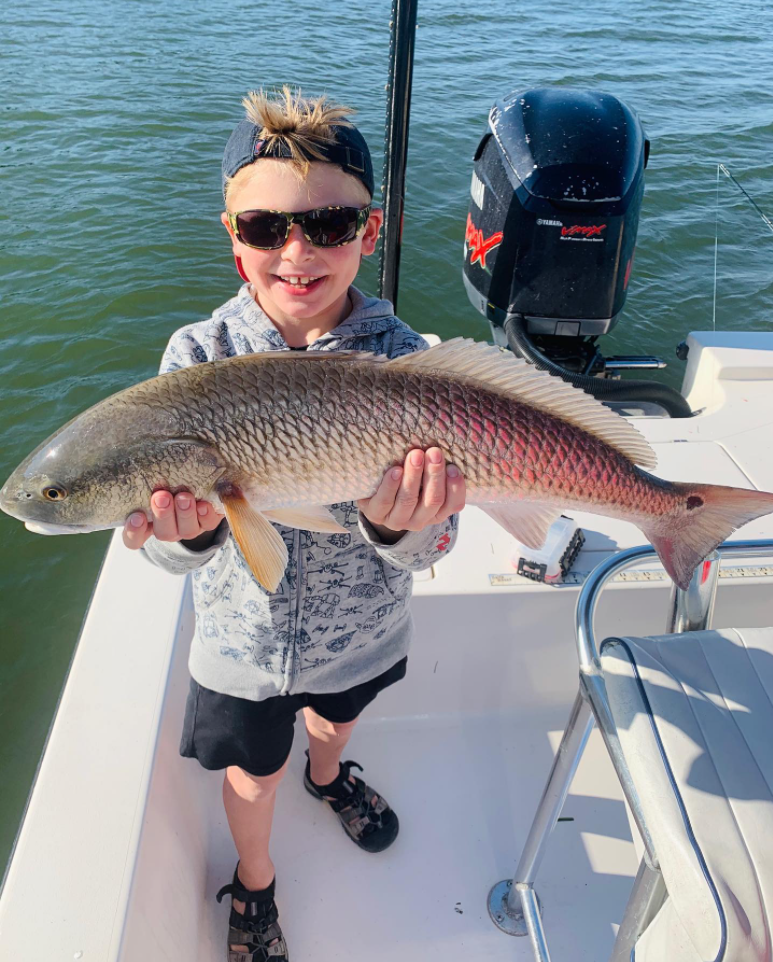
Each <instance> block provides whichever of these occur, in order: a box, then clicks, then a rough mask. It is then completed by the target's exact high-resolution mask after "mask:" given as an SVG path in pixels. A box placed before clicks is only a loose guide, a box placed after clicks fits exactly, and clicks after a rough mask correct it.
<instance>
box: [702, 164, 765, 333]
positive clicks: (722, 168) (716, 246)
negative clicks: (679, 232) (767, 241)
mask: <svg viewBox="0 0 773 962" xmlns="http://www.w3.org/2000/svg"><path fill="white" fill-rule="evenodd" d="M720 171H721V172H722V173H723V174H724V175H725V177H727V179H728V180H731V181H732V182H733V183H734V184H735V186H736V187H737V188H738V189H739V190H740V191H741V193H742V194H743V195H744V197H745V198H746V199H747V200H748V201H749V203H750V204H751V205H752V207H753V208H754V209H755V210H756V211H757V213H758V214H759V215H760V217H761V218H762V222H763V223H764V224H765V226H766V227H767V228H768V229H769V230H770V232H771V233H773V221H771V219H770V218H769V217H768V215H767V214H766V213H765V212H764V211H763V210H762V208H761V207H760V206H759V204H758V203H757V202H756V201H755V200H754V198H753V197H752V195H751V194H750V193H749V192H748V191H747V190H746V188H745V187H742V186H741V184H739V182H738V181H737V180H736V179H735V177H733V175H732V174H731V173H730V171H729V170H728V169H727V167H726V166H725V165H724V164H717V198H716V204H715V207H714V297H713V307H712V319H711V323H712V329H713V330H715V331H716V329H717V261H718V257H719V174H720Z"/></svg>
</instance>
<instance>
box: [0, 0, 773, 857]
mask: <svg viewBox="0 0 773 962" xmlns="http://www.w3.org/2000/svg"><path fill="white" fill-rule="evenodd" d="M767 10H769V5H768V4H757V3H750V2H746V0H733V2H732V3H727V2H718V0H702V2H700V3H697V2H681V3H673V2H666V0H642V2H633V3H628V4H624V3H622V2H619V0H602V2H598V3H594V4H580V3H576V2H573V3H567V2H565V0H557V2H554V3H550V4H523V3H520V2H517V0H491V2H488V3H479V4H470V3H466V4H461V3H452V2H449V0H419V31H418V35H417V44H416V68H415V75H414V102H413V114H412V125H411V134H410V154H409V167H408V196H407V204H406V217H405V233H404V249H403V270H402V275H401V282H400V300H399V313H400V315H401V316H402V317H403V318H404V319H405V320H406V321H408V322H409V323H410V324H411V325H412V326H414V327H415V328H417V329H418V330H421V331H436V332H438V333H440V334H443V335H446V336H447V335H451V334H467V335H471V336H476V337H478V338H485V337H487V334H488V330H487V327H486V325H485V323H484V321H483V319H482V318H480V317H479V316H478V315H477V314H476V313H475V312H474V310H473V309H472V307H471V306H470V305H469V304H468V302H467V298H466V296H465V294H464V289H463V287H462V282H461V273H460V269H461V245H462V237H463V232H464V221H465V218H466V210H467V190H468V186H469V179H470V171H471V160H470V158H471V154H472V152H473V150H474V148H475V146H476V144H477V141H478V138H479V137H480V135H481V133H482V132H483V130H484V127H485V120H486V115H487V111H488V109H489V107H490V105H491V103H492V102H493V100H494V99H495V98H496V97H498V96H501V95H503V94H505V93H507V92H509V91H511V90H513V89H515V88H518V87H529V86H536V85H542V84H557V85H571V86H581V87H594V88H599V89H603V90H606V91H609V92H611V93H614V94H617V95H618V96H620V97H622V98H623V99H625V100H626V101H627V102H628V103H629V104H630V105H631V106H633V107H634V108H635V109H636V110H637V111H638V112H639V115H640V116H641V118H642V120H643V121H644V123H645V125H646V128H647V131H648V134H649V136H650V137H651V139H652V156H651V160H650V166H649V170H648V173H647V190H646V196H645V200H644V207H643V211H642V222H641V226H640V230H639V240H638V249H637V258H636V266H635V269H634V274H633V280H632V283H631V289H630V294H629V297H628V302H627V305H626V309H625V313H624V316H623V319H622V321H621V322H620V324H619V325H618V327H617V329H616V330H615V332H614V333H613V335H611V336H610V337H609V338H608V339H607V341H606V345H607V348H608V350H609V352H610V353H628V352H645V353H650V352H652V353H660V354H662V356H664V357H666V358H667V359H668V360H669V361H673V363H672V365H671V366H670V368H669V370H668V371H667V372H664V374H663V375H662V376H663V377H665V378H666V379H668V380H669V381H670V382H671V383H672V384H675V385H678V384H679V379H680V366H679V362H677V361H676V360H675V359H674V358H673V348H674V345H675V344H676V342H677V341H679V340H680V339H681V338H682V337H683V336H684V334H685V333H686V332H688V331H689V330H691V329H701V328H706V327H710V326H711V323H712V292H713V273H714V232H715V220H716V222H717V223H718V230H719V239H720V245H719V257H718V296H717V327H719V328H724V329H732V330H763V329H770V322H771V319H772V318H773V310H772V309H773V284H772V283H771V276H772V274H773V272H772V271H771V264H773V235H771V234H770V233H769V232H767V231H766V228H765V227H764V225H763V224H762V222H761V221H760V220H759V218H758V216H757V215H756V214H755V213H754V211H753V210H752V209H751V208H750V207H749V205H748V204H747V203H746V201H744V199H743V197H742V196H741V195H740V193H738V192H737V191H736V190H735V189H734V188H732V187H731V185H730V184H729V182H728V181H727V180H725V179H724V178H723V182H722V183H721V184H720V187H719V199H720V210H719V216H718V218H717V217H716V213H715V198H716V194H717V181H716V165H717V162H718V161H722V162H724V163H726V164H727V165H728V166H729V167H730V169H731V170H732V171H733V172H734V173H735V174H736V176H738V178H739V179H740V180H741V182H742V183H743V184H744V186H745V187H746V188H747V189H748V190H749V191H750V192H751V193H752V195H753V196H754V197H755V198H756V200H757V201H758V203H759V204H760V205H761V207H762V208H763V209H765V210H767V211H768V212H771V211H773V184H772V183H771V174H772V173H773V163H772V162H771V147H772V146H773V93H771V91H773V67H772V66H771V63H772V62H773V42H771V39H770V38H771V22H770V21H771V17H770V14H769V12H767ZM389 16H390V6H389V3H388V2H385V0H371V2H369V3H367V4H365V3H353V2H349V0H340V2H332V0H327V2H326V3H323V4H317V5H314V4H308V3H304V4H301V3H298V2H297V0H282V2H281V3H276V2H272V3H269V2H266V0H251V2H249V3H246V2H243V0H229V2H228V3H224V2H223V0H208V2H207V3H202V2H197V0H186V2H182V0H166V2H165V3H163V4H161V3H155V2H150V0H131V2H128V0H117V2H115V3H111V4H106V3H103V2H100V3H97V2H94V0H80V2H78V3H77V4H76V3H73V2H68V0H59V2H51V0H40V2H38V3H36V4H35V6H34V7H33V6H32V5H30V4H11V3H6V4H3V6H2V10H0V52H1V55H0V81H2V90H3V97H2V104H1V105H0V186H1V187H2V197H3V203H2V204H0V298H1V303H2V311H1V312H0V338H1V339H2V341H1V343H2V351H0V428H1V430H2V433H1V435H0V436H1V437H2V445H0V480H4V479H5V477H6V476H7V475H8V474H9V473H10V471H11V470H12V468H13V467H14V466H15V465H16V464H17V463H18V461H20V460H21V459H22V457H24V456H25V455H26V454H27V453H28V452H29V450H30V449H31V448H32V447H33V446H35V445H36V444H37V443H38V442H39V441H40V440H42V439H43V438H44V437H45V436H46V435H47V434H49V433H50V432H51V431H52V430H54V429H55V428H56V427H58V426H59V425H60V424H61V423H63V422H64V421H65V420H67V419H68V418H70V417H72V416H73V415H74V414H76V413H78V412H79V411H81V410H83V409H84V408H85V407H86V406H88V405H89V404H92V403H94V402H95V401H97V400H99V399H101V398H103V397H105V396H106V395H108V394H110V393H112V392H113V391H116V390H118V389H120V388H123V387H125V386H127V385H129V384H132V383H134V382H136V381H138V380H140V379H142V378H145V377H148V376H150V375H151V374H153V373H155V370H156V367H157V364H158V360H159V357H160V354H161V351H162V350H163V347H164V346H165V344H166V341H167V339H168V336H169V334H170V333H171V332H172V331H174V330H175V329H176V328H177V327H179V326H181V325H182V324H186V323H190V322H192V321H196V320H199V319H202V318H204V317H206V316H207V315H209V314H210V313H211V311H212V310H213V309H214V308H215V307H217V306H218V305H219V304H221V303H222V302H223V301H225V300H227V299H228V298H229V297H231V296H232V295H233V293H234V292H235V290H236V288H237V286H238V283H239V281H238V277H237V275H236V273H235V271H234V269H233V264H232V261H231V258H230V254H229V246H228V244H227V243H226V235H225V232H224V231H223V228H222V226H221V224H220V222H219V219H218V215H219V213H220V210H221V207H220V194H219V167H220V157H221V153H222V148H223V146H224V143H225V139H226V137H227V135H228V133H229V131H230V129H231V127H232V126H233V125H234V123H235V122H236V121H237V120H238V119H239V117H240V112H241V108H240V106H239V101H240V98H241V96H242V95H243V94H244V93H245V92H246V91H247V90H248V89H251V88H253V87H257V86H260V85H264V86H265V85H273V84H279V83H282V82H290V83H296V84H301V85H302V86H303V87H304V88H305V89H306V90H307V91H308V92H321V91H323V90H325V91H327V92H328V93H330V94H331V95H332V96H333V97H335V98H336V99H339V100H342V101H344V102H348V103H351V104H353V105H355V106H357V107H358V108H359V124H360V126H361V129H362V130H363V132H364V133H365V135H366V137H367V138H368V140H369V142H370V144H371V148H372V150H373V152H374V154H376V155H380V153H381V149H382V143H383V117H384V104H385V99H384V98H385V90H384V86H385V82H386V71H387V57H388V39H389V37H388V34H389ZM375 277H376V272H375V264H368V265H367V267H366V268H365V270H364V271H363V275H362V278H361V280H362V284H361V286H363V287H365V289H367V290H371V291H372V290H374V287H375ZM0 538H1V539H2V545H3V549H4V550H3V553H2V557H0V591H2V603H1V604H0V785H2V791H0V864H2V861H3V859H4V857H5V855H6V854H7V853H8V852H9V850H10V847H11V844H12V840H13V836H14V833H15V831H16V827H17V824H18V820H19V817H20V815H21V812H22V809H23V805H24V799H25V797H26V794H27V792H28V789H29V786H30V784H31V781H32V778H33V776H34V772H35V767H36V765H37V761H38V758H39V755H40V751H41V749H42V746H43V743H44V739H45V736H46V732H47V730H48V726H49V724H50V720H51V717H52V714H53V711H54V708H55V705H56V700H57V697H58V694H59V691H60V688H61V685H62V682H63V679H64V676H65V672H66V669H67V665H68V662H69V659H70V657H71V653H72V650H73V646H74V644H75V642H76V639H77V635H78V630H79V627H80V623H81V620H82V617H83V614H84V611H85V608H86V605H87V603H88V599H89V594H90V592H91V589H92V586H93V583H94V579H95V577H96V575H97V572H98V568H99V564H100V560H101V557H102V555H103V553H104V549H105V545H106V541H107V535H104V534H95V535H84V536H80V537H72V538H42V537H39V536H34V535H31V534H29V533H28V532H26V531H25V530H24V529H23V527H22V525H21V524H19V523H18V522H15V521H12V520H10V519H9V518H7V517H6V516H5V515H2V516H0ZM137 604H142V599H141V598H138V599H137Z"/></svg>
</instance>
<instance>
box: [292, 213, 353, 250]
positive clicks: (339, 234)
mask: <svg viewBox="0 0 773 962" xmlns="http://www.w3.org/2000/svg"><path fill="white" fill-rule="evenodd" d="M359 213H360V212H359V210H358V209H357V208H356V207H342V208H340V209H334V208H332V207H328V208H323V209H320V210H312V211H309V213H308V214H307V215H306V218H305V222H304V227H305V230H306V233H307V234H308V236H309V240H310V241H311V243H312V244H315V245H316V246H317V247H339V246H340V245H341V244H347V243H349V241H353V240H354V238H355V237H356V236H357V217H358V215H359Z"/></svg>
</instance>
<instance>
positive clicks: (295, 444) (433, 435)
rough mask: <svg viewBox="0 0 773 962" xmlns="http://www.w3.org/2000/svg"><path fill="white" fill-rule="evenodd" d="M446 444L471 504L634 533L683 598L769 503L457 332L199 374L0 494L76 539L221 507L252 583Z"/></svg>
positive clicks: (280, 355)
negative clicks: (415, 343) (671, 473)
mask: <svg viewBox="0 0 773 962" xmlns="http://www.w3.org/2000/svg"><path fill="white" fill-rule="evenodd" d="M430 446H436V447H439V448H440V449H441V451H442V452H443V454H444V456H445V458H446V461H447V462H449V463H452V464H455V465H456V466H457V467H458V468H459V469H460V470H461V472H462V474H463V475H464V477H465V480H466V486H467V503H469V504H475V505H478V506H479V507H481V508H482V509H483V510H484V511H486V512H488V513H489V514H490V515H491V516H492V517H493V518H495V519H496V520H497V521H498V522H499V523H500V524H501V525H502V526H503V527H504V528H506V529H507V530H508V531H509V532H510V533H512V534H513V535H514V536H515V537H516V538H518V539H519V540H520V541H522V542H523V543H524V544H526V545H528V546H531V547H539V546H540V545H541V544H542V543H543V542H544V539H545V536H546V533H547V530H548V528H549V526H550V524H551V523H552V522H553V521H554V520H555V518H556V517H558V515H559V514H560V513H561V512H562V511H567V510H572V509H575V510H582V511H590V512H593V513H596V514H602V515H608V516H611V517H614V518H622V519H623V520H625V521H631V522H633V523H634V524H636V525H638V527H639V528H640V529H641V531H642V532H643V533H644V535H645V537H646V538H647V539H648V540H649V541H650V542H651V543H652V544H653V546H654V547H655V549H656V550H657V552H658V554H659V556H660V559H661V561H662V562H663V565H664V567H665V568H666V571H667V572H668V573H669V575H670V576H671V578H672V579H673V580H674V581H675V582H676V584H677V585H679V586H680V587H682V588H686V586H687V584H688V582H689V580H690V577H691V575H692V573H693V571H694V570H695V568H696V567H697V565H698V564H699V563H700V562H701V561H702V560H703V559H704V558H705V557H706V556H707V555H708V554H709V553H710V552H711V551H712V550H713V549H714V548H715V547H716V546H717V545H718V544H720V543H721V542H722V541H723V540H725V539H726V538H727V537H728V536H729V535H730V534H731V532H733V531H734V530H735V529H736V528H737V527H739V526H740V525H742V524H745V523H746V522H747V521H751V520H753V519H754V518H757V517H759V516H760V515H764V514H767V513H768V512H771V511H773V494H770V493H765V492H761V491H754V490H743V489H739V488H729V487H720V486H716V485H711V484H700V483H695V484H677V483H674V482H670V481H664V480H662V479H660V478H657V477H655V476H654V475H652V474H649V473H648V472H647V471H646V470H644V469H645V468H652V467H654V466H655V456H654V454H653V452H652V449H651V448H650V447H649V445H648V444H647V442H646V441H645V440H644V438H643V437H642V436H641V435H640V434H639V433H638V431H637V430H636V429H635V428H634V427H633V425H632V424H631V423H630V422H629V421H626V420H625V419H624V418H621V417H619V416H618V415H617V414H615V413H614V412H612V411H611V410H609V409H608V408H606V407H604V406H603V405H602V404H601V403H600V402H599V401H596V400H595V399H594V398H592V397H590V396H589V395H587V394H585V393H584V392H582V391H580V390H578V389H576V388H574V387H572V386H571V385H569V384H566V383H565V382H563V381H562V380H560V379H558V378H555V377H553V376H551V375H549V374H547V373H546V372H543V371H539V370H537V369H536V368H534V367H532V366H531V365H529V364H527V363H526V362H525V361H522V360H520V359H517V358H515V357H513V356H512V355H511V354H510V353H509V352H506V351H502V350H500V349H498V348H495V347H491V346H489V345H486V344H479V343H475V342H474V341H470V340H466V339H462V338H456V339H453V340H450V341H447V342H445V343H443V344H440V345H438V346H437V347H433V348H431V349H429V350H427V351H420V352H417V353H415V354H410V355H406V356H403V357H398V358H393V359H391V360H390V359H388V358H385V357H379V356H374V355H370V354H365V353H361V352H350V353H343V352H341V353H339V352H332V351H310V352H306V353H304V354H299V353H295V352H286V351H281V352H280V351H271V352H266V353H261V354H252V355H246V356H241V357H235V358H230V359H228V360H223V361H212V362H208V363H205V364H197V365H194V366H192V367H187V368H184V369H182V370H179V371H174V372H172V373H170V374H163V375H160V376H159V377H155V378H152V379H151V380H148V381H145V382H143V383H141V384H137V385H135V386H134V387H130V388H128V389H126V390H125V391H121V392H120V393H118V394H115V395H113V396H112V397H109V398H107V399H106V400H104V401H102V402H100V403H99V404H96V405H95V406H94V407H92V408H90V409H89V410H88V411H86V412H85V413H83V414H81V415H80V416H78V417H76V418H75V419H74V420H72V421H70V422H69V424H67V425H65V426H64V427H63V428H61V429H60V430H59V431H58V432H57V433H56V434H54V435H53V436H52V437H50V438H49V439H48V440H47V441H45V442H44V443H43V444H42V445H41V446H40V447H39V448H37V450H36V451H34V452H33V453H32V454H31V455H30V456H29V457H28V458H27V459H26V460H25V461H24V462H23V463H22V464H21V465H20V466H19V467H18V468H17V469H16V471H15V472H14V473H13V474H12V475H11V477H10V478H9V480H8V481H7V482H6V484H5V485H4V487H3V489H2V491H0V508H2V510H3V511H5V512H7V513H8V514H10V515H12V516H13V517H15V518H18V519H20V520H22V521H24V522H25V523H26V524H27V527H28V528H30V529H31V530H33V531H39V532H42V533H54V534H56V533H67V532H76V531H89V530H96V529H98V528H108V527H118V526H122V525H123V524H124V522H125V520H126V518H127V517H128V515H130V514H131V513H132V512H133V511H144V512H145V514H146V515H147V516H148V517H150V497H151V495H152V494H153V492H154V491H157V490H159V489H166V490H169V491H171V492H173V493H176V492H177V491H180V490H184V489H185V490H189V491H191V492H192V493H193V494H194V495H195V496H196V498H198V499H204V500H208V501H211V502H213V503H214V504H215V505H217V506H222V508H223V509H224V511H225V515H226V517H227V519H228V523H229V525H230V527H231V531H232V533H233V535H234V537H235V539H236V541H237V543H238V544H239V547H240V548H241V550H242V553H243V554H244V556H245V558H246V560H247V562H248V564H249V565H250V567H251V569H252V571H253V573H254V575H255V577H256V578H257V580H258V581H259V582H260V583H261V584H262V585H263V586H264V587H265V588H266V589H267V590H269V591H273V590H275V589H276V587H277V585H278V584H279V581H280V580H281V578H282V574H283V572H284V569H285V567H286V564H287V552H286V549H285V546H284V542H283V541H282V538H281V537H280V535H279V532H278V531H277V530H276V528H275V527H274V526H273V525H272V524H271V522H272V521H273V522H277V523H279V524H283V525H289V526H292V527H297V528H301V529H305V530H310V531H325V532H338V531H341V530H342V529H341V528H340V526H339V525H338V523H337V522H336V520H335V519H334V517H333V515H332V514H331V513H330V511H329V510H328V509H327V507H325V506H326V505H330V504H334V503H338V502H343V501H356V500H358V499H360V498H366V497H370V496H371V495H372V494H373V493H374V492H375V490H376V488H377V487H378V485H379V483H380V482H381V479H382V477H383V475H384V473H385V472H386V471H387V470H388V469H389V468H390V467H392V466H394V465H396V464H402V462H403V461H404V459H405V456H406V454H407V452H408V451H409V450H410V449H411V448H428V447H430Z"/></svg>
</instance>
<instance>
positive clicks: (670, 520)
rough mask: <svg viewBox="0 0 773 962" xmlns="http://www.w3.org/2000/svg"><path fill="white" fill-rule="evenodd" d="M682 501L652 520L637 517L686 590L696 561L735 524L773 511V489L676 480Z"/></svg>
mask: <svg viewBox="0 0 773 962" xmlns="http://www.w3.org/2000/svg"><path fill="white" fill-rule="evenodd" d="M671 487H672V489H673V490H674V492H675V493H676V495H677V499H678V503H677V506H676V508H675V510H674V511H669V512H668V513H667V514H666V515H663V516H661V517H659V518H657V519H653V520H652V521H651V522H637V523H638V525H639V527H640V528H641V530H642V531H643V532H644V535H645V537H646V538H647V540H648V541H649V542H650V543H651V544H652V546H653V548H654V549H655V550H656V551H657V553H658V555H659V557H660V560H661V561H662V562H663V567H664V568H665V569H666V571H667V572H668V574H669V575H670V576H671V578H672V580H673V581H674V582H675V583H676V584H677V585H678V586H679V587H680V588H683V589H685V590H686V589H687V586H688V585H689V583H690V579H691V578H692V575H693V572H694V571H695V569H696V568H697V567H698V565H699V564H700V563H701V561H703V560H704V559H705V558H706V557H707V556H708V555H710V554H711V552H712V551H713V550H714V549H715V548H716V547H717V546H718V545H720V544H722V542H723V541H725V540H726V539H727V538H728V537H729V536H730V535H731V534H732V533H733V532H734V531H735V529H736V528H740V527H741V525H743V524H746V523H747V522H748V521H753V520H754V519H755V518H759V517H761V516H762V515H765V514H770V513H771V512H773V494H771V493H769V492H767V491H752V490H746V489H744V488H727V487H723V486H722V485H718V484H677V483H674V484H673V485H672V486H671Z"/></svg>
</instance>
